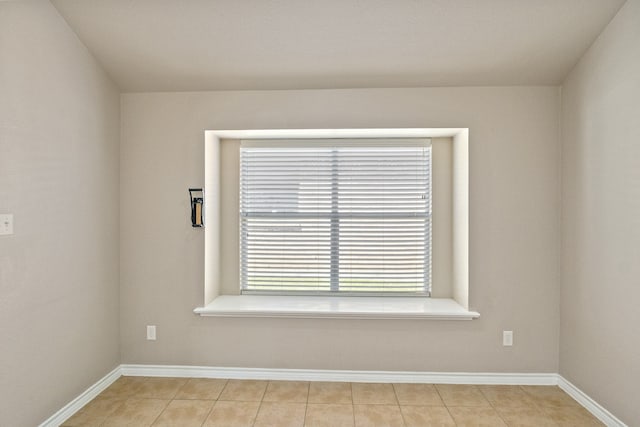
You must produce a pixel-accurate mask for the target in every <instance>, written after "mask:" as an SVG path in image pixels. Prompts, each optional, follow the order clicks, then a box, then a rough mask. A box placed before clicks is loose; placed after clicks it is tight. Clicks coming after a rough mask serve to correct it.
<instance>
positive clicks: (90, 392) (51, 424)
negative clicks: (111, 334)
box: [39, 366, 122, 427]
mask: <svg viewBox="0 0 640 427" xmlns="http://www.w3.org/2000/svg"><path fill="white" fill-rule="evenodd" d="M120 368H121V367H120V366H117V367H116V368H115V369H114V370H113V371H111V372H109V373H108V374H107V375H105V376H104V377H102V378H100V379H99V380H98V381H97V382H96V383H95V384H93V385H92V386H91V387H89V388H88V389H86V390H85V391H83V392H82V393H81V394H80V396H78V397H76V398H75V399H73V400H72V401H71V402H69V403H67V404H66V405H65V406H64V407H63V408H62V409H60V410H59V411H58V412H56V413H55V414H53V415H52V416H50V417H49V418H48V419H47V420H46V421H44V422H43V423H42V424H40V426H39V427H58V426H59V425H60V424H62V423H63V422H65V421H66V420H68V419H69V418H70V417H71V416H72V415H73V414H75V413H76V412H78V411H79V410H80V408H82V407H83V406H84V405H86V404H87V403H89V402H90V401H91V400H93V399H94V398H95V397H96V396H97V395H99V394H100V393H102V392H103V391H104V389H106V388H107V387H109V386H110V385H111V384H113V383H114V382H115V380H117V379H118V378H120V376H121V375H122V374H121V372H120Z"/></svg>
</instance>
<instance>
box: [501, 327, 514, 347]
mask: <svg viewBox="0 0 640 427" xmlns="http://www.w3.org/2000/svg"><path fill="white" fill-rule="evenodd" d="M502 345H504V346H505V347H511V346H512V345H513V331H502Z"/></svg>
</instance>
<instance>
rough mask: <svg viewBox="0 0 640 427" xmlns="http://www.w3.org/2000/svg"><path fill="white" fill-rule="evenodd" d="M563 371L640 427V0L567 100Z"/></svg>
mask: <svg viewBox="0 0 640 427" xmlns="http://www.w3.org/2000/svg"><path fill="white" fill-rule="evenodd" d="M562 104H563V108H562V128H563V141H562V145H563V150H562V169H563V172H562V184H563V185H562V200H563V203H562V246H563V248H562V265H563V269H562V297H561V301H562V310H561V313H562V318H561V341H560V342H561V347H560V350H561V351H560V373H561V374H562V375H563V376H564V377H566V378H567V379H568V380H569V381H571V382H573V383H574V384H575V385H576V386H578V387H579V388H580V389H581V390H583V391H584V392H585V393H587V394H588V395H589V396H591V397H592V398H594V399H596V400H597V401H598V402H599V403H601V404H602V405H604V406H605V407H606V408H607V409H609V410H610V411H612V412H613V413H614V414H615V415H616V416H618V417H619V418H620V419H621V420H622V421H624V422H625V423H627V424H628V425H630V426H632V425H633V426H635V425H640V406H638V405H637V402H638V398H637V387H638V383H639V382H640V310H639V309H638V301H639V300H640V286H639V285H640V262H638V260H639V257H640V255H639V253H640V252H639V251H640V1H638V0H628V1H627V3H626V4H625V5H624V6H623V7H622V9H621V10H620V11H619V13H618V15H617V16H616V17H615V18H614V19H613V21H612V22H611V23H610V24H609V26H608V27H607V28H606V29H605V31H604V32H603V33H602V35H601V36H600V37H599V38H598V40H597V41H596V42H595V44H594V45H593V46H592V47H591V48H590V50H589V51H588V52H587V54H586V55H585V56H584V57H583V58H582V60H581V61H580V63H579V64H578V65H577V67H576V68H575V69H574V70H573V71H572V72H571V74H570V75H569V77H568V78H567V80H566V82H565V84H564V87H563V93H562Z"/></svg>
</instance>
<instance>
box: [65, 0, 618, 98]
mask: <svg viewBox="0 0 640 427" xmlns="http://www.w3.org/2000/svg"><path fill="white" fill-rule="evenodd" d="M53 3H54V5H55V6H56V8H57V9H58V10H59V11H60V13H61V14H62V15H63V16H64V18H65V19H66V20H67V22H68V23H69V25H70V26H71V27H72V28H73V29H74V30H75V31H76V33H77V34H78V36H79V37H80V39H81V40H82V41H83V42H84V43H85V44H86V45H87V47H88V48H89V50H91V52H92V53H93V54H94V55H95V56H96V58H97V59H98V60H99V61H100V62H101V63H102V64H103V66H104V67H105V69H106V70H107V71H108V73H109V74H110V75H111V76H112V78H113V79H114V80H115V81H116V83H117V84H119V85H120V87H121V89H122V90H124V91H178V90H220V89H306V88H358V87H414V86H469V85H483V86H484V85H556V84H559V83H561V82H562V80H563V78H564V76H565V75H566V74H567V73H568V72H569V70H570V69H571V67H572V66H573V64H575V62H576V61H577V60H578V59H579V58H580V56H581V55H582V53H583V52H584V51H585V50H586V49H587V48H588V46H589V45H590V44H591V43H592V42H593V41H594V40H595V38H596V37H597V36H598V34H599V33H600V32H601V31H602V29H603V28H604V27H605V26H606V24H607V23H608V22H609V21H610V20H611V18H612V17H613V15H614V14H615V13H616V11H617V10H618V9H619V8H620V6H621V5H622V3H624V0H53Z"/></svg>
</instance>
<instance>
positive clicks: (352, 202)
mask: <svg viewBox="0 0 640 427" xmlns="http://www.w3.org/2000/svg"><path fill="white" fill-rule="evenodd" d="M240 151H241V153H240V264H241V265H240V277H241V287H242V292H243V293H262V294H268V293H276V294H297V293H304V294H309V293H315V294H326V293H340V294H341V295H342V294H357V295H363V294H374V295H378V294H384V295H389V294H400V295H408V294H413V295H429V292H430V278H431V145H430V142H429V141H428V140H420V141H415V140H412V141H406V140H402V141H391V142H389V143H386V144H381V143H380V142H377V143H375V144H373V143H368V144H364V143H358V142H351V143H348V142H341V143H335V142H333V143H330V144H328V143H324V144H323V143H319V142H314V143H307V144H304V145H302V146H300V145H295V144H284V143H283V144H282V145H281V146H278V144H277V143H273V142H272V143H267V144H260V143H254V144H247V143H246V142H243V143H242V145H241V149H240Z"/></svg>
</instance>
